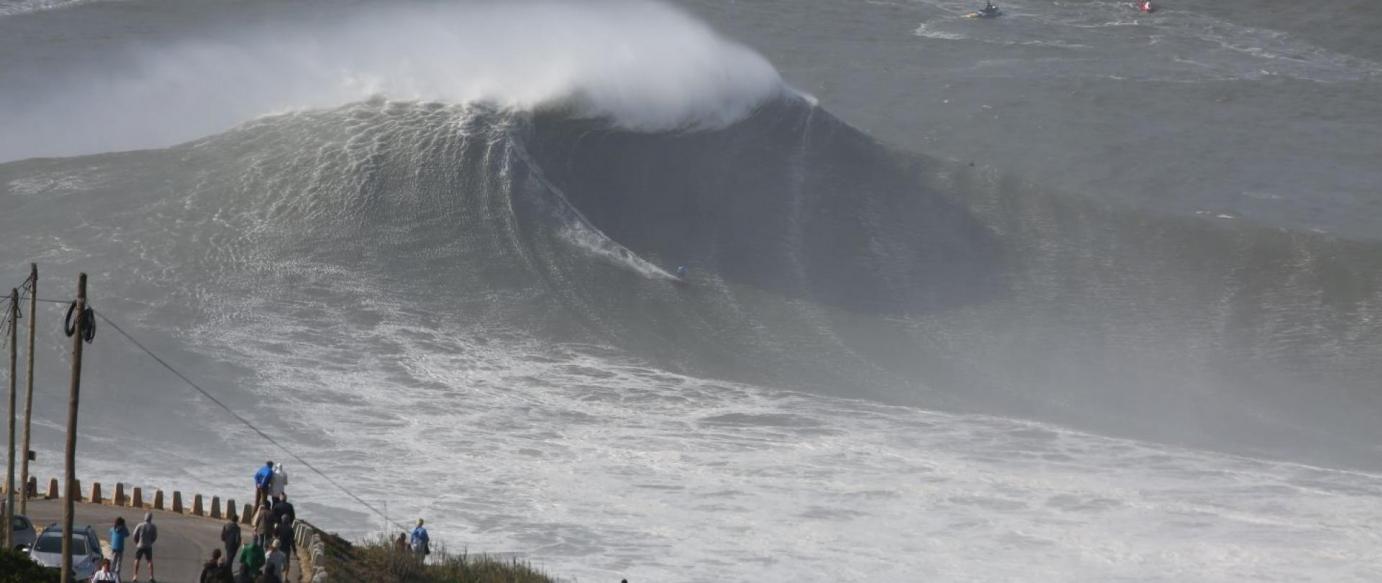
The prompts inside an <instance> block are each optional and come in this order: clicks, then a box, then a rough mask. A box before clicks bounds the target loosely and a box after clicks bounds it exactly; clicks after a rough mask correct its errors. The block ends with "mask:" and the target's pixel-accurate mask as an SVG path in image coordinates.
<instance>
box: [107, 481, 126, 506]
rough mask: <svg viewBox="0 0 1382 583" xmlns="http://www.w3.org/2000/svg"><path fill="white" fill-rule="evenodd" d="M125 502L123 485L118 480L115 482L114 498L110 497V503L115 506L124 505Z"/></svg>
mask: <svg viewBox="0 0 1382 583" xmlns="http://www.w3.org/2000/svg"><path fill="white" fill-rule="evenodd" d="M126 502H128V500H125V485H124V484H121V483H120V482H116V483H115V498H113V499H111V501H110V503H111V504H113V505H115V506H124V505H125V503H126Z"/></svg>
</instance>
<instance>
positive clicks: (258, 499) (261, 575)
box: [200, 461, 297, 583]
mask: <svg viewBox="0 0 1382 583" xmlns="http://www.w3.org/2000/svg"><path fill="white" fill-rule="evenodd" d="M287 486H288V472H286V471H284V470H283V464H275V463H273V461H268V462H264V466H263V467H261V468H259V471H257V472H255V473H254V514H253V516H252V517H251V518H250V526H249V528H250V536H249V537H248V538H245V537H243V536H242V535H241V533H240V523H239V522H237V521H236V520H234V519H230V520H227V521H226V523H225V525H224V526H222V527H221V543H222V544H224V545H225V552H222V551H221V549H216V550H215V551H212V553H211V559H210V560H208V561H207V562H206V563H205V564H203V565H202V573H201V579H200V583H285V582H286V581H287V579H288V565H289V560H290V559H291V558H292V554H293V548H294V545H293V537H294V533H293V523H294V522H295V521H297V511H296V510H294V509H293V503H292V502H289V501H288V494H287V493H286V492H285V491H284V490H285V488H286V487H287Z"/></svg>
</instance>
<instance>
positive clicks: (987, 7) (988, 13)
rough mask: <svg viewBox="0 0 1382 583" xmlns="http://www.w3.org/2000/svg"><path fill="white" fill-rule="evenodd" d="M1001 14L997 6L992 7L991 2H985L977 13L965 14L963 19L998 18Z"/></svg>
mask: <svg viewBox="0 0 1382 583" xmlns="http://www.w3.org/2000/svg"><path fill="white" fill-rule="evenodd" d="M1002 14H1003V11H1002V10H999V9H998V7H997V6H994V5H993V3H992V2H985V3H984V7H983V8H981V9H979V11H977V12H970V13H969V14H966V15H965V18H998V17H999V16H1001V15H1002Z"/></svg>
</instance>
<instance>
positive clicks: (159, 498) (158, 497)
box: [154, 490, 163, 510]
mask: <svg viewBox="0 0 1382 583" xmlns="http://www.w3.org/2000/svg"><path fill="white" fill-rule="evenodd" d="M154 510H163V490H154Z"/></svg>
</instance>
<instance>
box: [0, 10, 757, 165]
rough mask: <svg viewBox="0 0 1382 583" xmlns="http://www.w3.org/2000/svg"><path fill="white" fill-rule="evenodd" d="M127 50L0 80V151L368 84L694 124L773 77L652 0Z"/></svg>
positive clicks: (401, 92) (441, 13) (747, 104)
mask: <svg viewBox="0 0 1382 583" xmlns="http://www.w3.org/2000/svg"><path fill="white" fill-rule="evenodd" d="M135 53H136V54H135V55H134V56H133V58H131V59H128V60H125V61H123V62H127V63H131V64H129V65H127V67H128V69H127V70H114V71H100V72H94V71H93V72H87V74H80V75H73V76H71V77H70V79H71V80H70V81H69V82H67V83H66V84H65V85H66V86H65V87H61V88H60V90H58V91H55V92H54V94H53V95H50V96H46V97H47V98H46V99H42V100H38V101H37V102H35V101H29V102H27V103H6V102H9V101H14V99H6V96H5V95H4V91H3V89H0V103H5V104H6V107H5V108H4V109H3V110H0V127H5V128H9V131H7V132H5V133H6V134H8V137H7V138H6V139H5V140H3V142H0V160H13V159H17V158H25V157H30V156H40V155H72V154H79V153H94V152H102V151H111V150H122V149H133V148H146V147H159V146H167V145H171V144H174V143H178V142H182V141H186V140H191V139H195V138H199V137H203V136H206V135H209V134H213V133H216V132H219V131H222V130H224V129H227V128H229V127H231V126H233V125H235V124H237V123H240V122H243V121H245V120H247V119H252V118H254V117H256V116H260V115H264V114H269V113H281V112H284V111H290V110H297V109H307V108H320V107H331V106H336V105H340V104H343V103H348V102H352V101H358V100H361V99H365V98H368V97H374V96H383V97H386V98H388V99H395V100H423V101H444V102H449V103H471V102H486V103H490V104H493V105H497V106H499V107H504V108H512V109H520V110H534V109H542V108H562V109H564V110H567V111H569V112H570V113H572V114H573V115H578V116H583V117H600V118H607V119H608V120H610V122H611V123H613V124H615V125H617V126H619V127H622V128H625V129H632V130H640V131H656V130H668V129H707V128H716V127H722V126H724V125H727V124H730V123H733V122H734V121H736V120H739V119H741V118H742V117H743V116H745V115H746V114H747V113H749V112H750V111H752V110H753V108H754V107H756V106H757V105H759V104H761V103H762V102H763V101H764V100H766V99H770V98H773V97H774V96H776V95H778V94H780V93H781V92H782V91H783V89H782V87H783V86H782V81H781V78H780V76H779V75H778V73H777V71H776V70H775V69H774V68H773V66H772V65H771V64H770V63H769V62H768V61H767V60H766V59H764V58H763V57H762V56H760V55H758V54H757V53H755V52H753V51H752V50H750V49H748V48H746V47H744V46H742V45H739V44H736V43H734V42H731V41H728V40H726V39H724V38H722V37H720V36H718V35H717V34H716V33H715V32H714V31H712V30H710V29H709V28H708V27H706V26H705V25H703V24H701V23H699V22H697V21H696V20H694V19H692V18H691V17H689V16H687V15H686V14H684V13H682V12H680V11H678V10H676V9H673V8H671V7H668V6H666V5H663V4H657V3H651V2H624V1H619V2H595V3H579V4H556V3H548V2H541V3H528V2H519V3H503V4H494V3H479V4H477V3H468V4H452V5H443V6H435V5H415V4H393V5H389V6H382V7H381V6H376V7H369V8H363V9H358V10H357V11H355V12H354V13H353V14H351V15H350V16H347V17H345V18H343V19H335V20H333V21H331V22H329V23H328V22H322V21H314V22H309V23H299V22H276V23H273V24H269V25H265V26H260V27H255V28H249V29H246V28H237V29H235V30H229V31H224V32H222V33H219V34H216V35H214V36H213V37H210V38H208V37H203V38H199V39H196V40H187V41H180V42H175V43H172V44H171V45H170V46H147V45H146V46H143V47H141V48H140V49H137V50H136V51H135ZM11 97H12V96H11Z"/></svg>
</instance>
